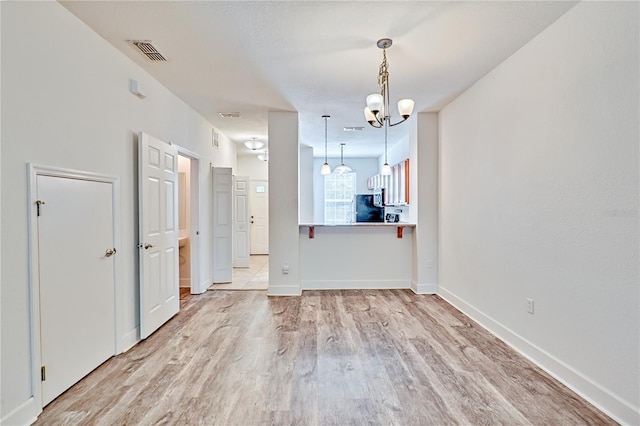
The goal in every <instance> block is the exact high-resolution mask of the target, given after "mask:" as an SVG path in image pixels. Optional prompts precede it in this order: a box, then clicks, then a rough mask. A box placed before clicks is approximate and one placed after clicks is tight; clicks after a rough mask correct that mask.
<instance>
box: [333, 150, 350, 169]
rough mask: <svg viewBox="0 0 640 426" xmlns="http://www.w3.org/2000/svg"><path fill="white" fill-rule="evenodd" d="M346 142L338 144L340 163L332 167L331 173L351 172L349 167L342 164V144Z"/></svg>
mask: <svg viewBox="0 0 640 426" xmlns="http://www.w3.org/2000/svg"><path fill="white" fill-rule="evenodd" d="M345 145H346V144H344V143H341V144H340V165H339V166H338V167H336V168H335V169H333V173H338V174H343V173H351V172H352V170H351V167H349V166H345V165H344V146H345Z"/></svg>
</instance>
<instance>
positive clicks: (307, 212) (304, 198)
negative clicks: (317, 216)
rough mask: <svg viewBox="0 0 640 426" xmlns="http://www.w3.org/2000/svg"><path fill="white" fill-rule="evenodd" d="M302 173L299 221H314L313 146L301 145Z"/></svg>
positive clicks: (299, 185)
mask: <svg viewBox="0 0 640 426" xmlns="http://www.w3.org/2000/svg"><path fill="white" fill-rule="evenodd" d="M298 158H299V160H298V161H299V164H300V167H299V168H300V174H299V175H298V202H299V205H298V223H311V222H313V206H314V204H315V202H314V199H313V195H314V194H313V181H314V177H313V148H312V147H310V146H306V145H300V154H299V156H298Z"/></svg>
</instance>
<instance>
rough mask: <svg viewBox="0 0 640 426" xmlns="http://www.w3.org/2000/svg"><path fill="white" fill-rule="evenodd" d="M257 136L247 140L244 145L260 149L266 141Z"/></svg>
mask: <svg viewBox="0 0 640 426" xmlns="http://www.w3.org/2000/svg"><path fill="white" fill-rule="evenodd" d="M256 139H257V138H251V140H250V141H245V143H244V146H246V147H247V148H249V149H251V150H253V151H255V150H256V149H260V148H262V147H263V146H264V142H261V141H258V140H256Z"/></svg>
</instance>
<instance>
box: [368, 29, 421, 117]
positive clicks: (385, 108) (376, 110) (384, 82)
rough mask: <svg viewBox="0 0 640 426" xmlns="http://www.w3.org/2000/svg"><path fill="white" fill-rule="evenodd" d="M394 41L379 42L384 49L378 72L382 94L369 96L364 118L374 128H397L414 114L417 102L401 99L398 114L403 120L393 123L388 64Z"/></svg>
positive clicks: (382, 39) (383, 40)
mask: <svg viewBox="0 0 640 426" xmlns="http://www.w3.org/2000/svg"><path fill="white" fill-rule="evenodd" d="M392 43H393V41H392V40H391V39H390V38H381V39H380V40H378V43H377V45H378V47H379V48H380V49H382V63H381V64H380V69H379V71H378V85H379V86H380V93H373V94H371V95H369V96H367V106H366V107H365V109H364V116H365V117H366V119H367V122H368V123H369V124H370V125H372V126H373V127H377V128H381V127H385V126H396V125H398V124H400V123H402V122H404V121H406V120H407V118H409V116H410V115H411V113H412V112H413V106H414V104H415V102H414V101H413V99H400V100H399V101H398V112H399V113H400V116H401V117H402V120H400V121H398V122H397V123H391V122H390V120H391V115H390V112H389V65H388V64H387V48H388V47H391V44H392Z"/></svg>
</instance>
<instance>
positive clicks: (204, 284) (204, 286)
mask: <svg viewBox="0 0 640 426" xmlns="http://www.w3.org/2000/svg"><path fill="white" fill-rule="evenodd" d="M212 284H213V279H212V278H209V279H206V280H204V281H200V290H201V291H200V293H196V294H202V293H204V292H205V291H207V290H208V289H209V287H211V285H212ZM203 289H204V290H203Z"/></svg>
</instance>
